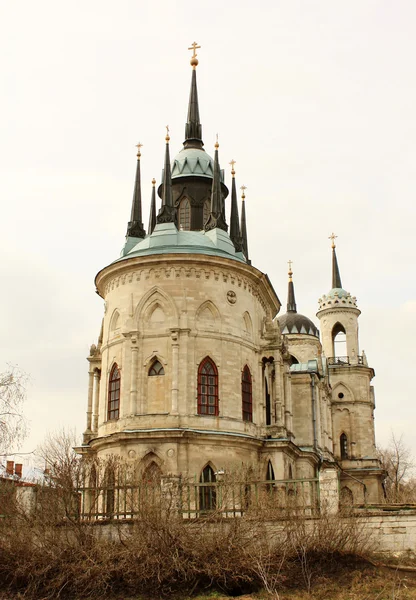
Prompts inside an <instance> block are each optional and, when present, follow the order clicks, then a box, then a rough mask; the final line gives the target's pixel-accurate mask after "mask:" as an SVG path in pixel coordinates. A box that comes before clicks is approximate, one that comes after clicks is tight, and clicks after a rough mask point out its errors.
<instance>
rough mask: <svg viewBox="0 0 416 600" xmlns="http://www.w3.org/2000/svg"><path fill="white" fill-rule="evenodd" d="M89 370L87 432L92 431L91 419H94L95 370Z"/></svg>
mask: <svg viewBox="0 0 416 600" xmlns="http://www.w3.org/2000/svg"><path fill="white" fill-rule="evenodd" d="M91 369H92V367H91V365H90V371H89V372H88V407H87V429H86V431H85V433H91V421H92V395H93V390H94V371H92V370H91Z"/></svg>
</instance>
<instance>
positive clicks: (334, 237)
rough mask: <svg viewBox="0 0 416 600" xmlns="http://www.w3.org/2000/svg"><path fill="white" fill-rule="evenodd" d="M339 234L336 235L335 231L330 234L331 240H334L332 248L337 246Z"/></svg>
mask: <svg viewBox="0 0 416 600" xmlns="http://www.w3.org/2000/svg"><path fill="white" fill-rule="evenodd" d="M337 237H338V236H337V235H335V233H334V232H332V233H331V235H330V236H329V238H328V239H329V240H332V248H335V240H336V239H337Z"/></svg>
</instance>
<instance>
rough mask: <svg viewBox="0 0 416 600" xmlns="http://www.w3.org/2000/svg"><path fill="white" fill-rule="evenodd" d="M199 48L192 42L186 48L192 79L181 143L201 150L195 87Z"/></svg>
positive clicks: (186, 146)
mask: <svg viewBox="0 0 416 600" xmlns="http://www.w3.org/2000/svg"><path fill="white" fill-rule="evenodd" d="M200 47H201V46H198V44H197V43H196V42H194V43H193V44H191V46H190V48H188V50H192V51H193V54H192V58H191V66H192V78H191V91H190V93H189V104H188V119H187V122H186V125H185V141H184V143H183V145H184V147H185V148H200V149H202V147H203V145H204V142H203V141H202V125H201V121H200V118H199V104H198V88H197V85H196V67H197V65H198V59H197V53H196V50H197V49H198V48H200Z"/></svg>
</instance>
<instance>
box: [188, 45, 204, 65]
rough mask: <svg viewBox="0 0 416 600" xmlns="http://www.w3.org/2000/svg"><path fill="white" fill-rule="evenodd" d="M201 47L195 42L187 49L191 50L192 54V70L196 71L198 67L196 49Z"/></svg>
mask: <svg viewBox="0 0 416 600" xmlns="http://www.w3.org/2000/svg"><path fill="white" fill-rule="evenodd" d="M200 47H201V46H198V44H197V43H196V42H193V44H191V47H190V48H188V50H193V54H192V58H191V67H192V68H193V69H196V68H197V66H198V59H197V53H196V51H197V49H198V48H200Z"/></svg>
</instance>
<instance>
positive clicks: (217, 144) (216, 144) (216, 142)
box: [215, 133, 220, 150]
mask: <svg viewBox="0 0 416 600" xmlns="http://www.w3.org/2000/svg"><path fill="white" fill-rule="evenodd" d="M219 147H220V145H219V143H218V133H217V134H216V136H215V149H216V150H218V148H219Z"/></svg>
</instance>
